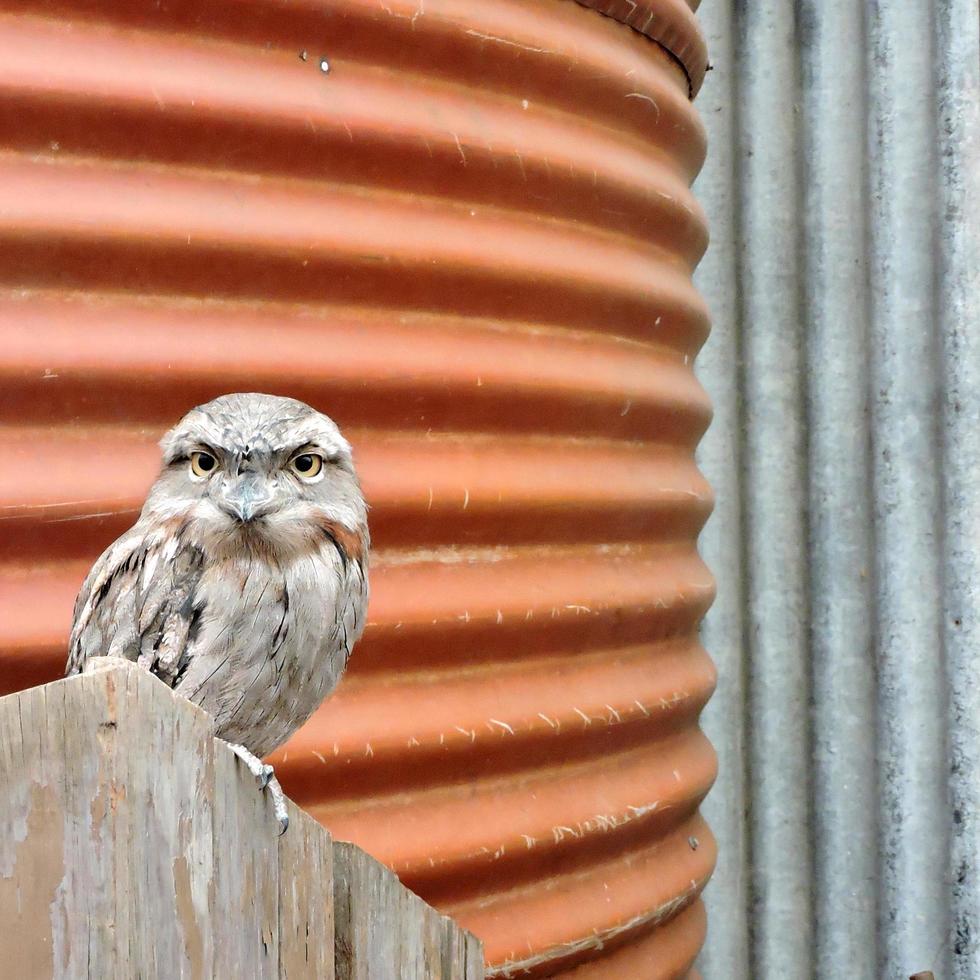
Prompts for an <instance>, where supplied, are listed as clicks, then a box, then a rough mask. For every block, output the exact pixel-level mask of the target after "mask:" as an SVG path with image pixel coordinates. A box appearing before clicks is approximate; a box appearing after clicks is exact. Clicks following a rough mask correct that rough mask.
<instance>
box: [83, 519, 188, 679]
mask: <svg viewBox="0 0 980 980" xmlns="http://www.w3.org/2000/svg"><path fill="white" fill-rule="evenodd" d="M202 566H203V554H202V552H201V551H200V550H199V549H198V548H195V547H193V546H192V545H188V544H185V543H184V542H182V540H181V537H180V535H179V533H178V534H177V535H174V534H162V533H151V534H145V533H142V532H141V530H140V528H139V526H138V525H137V527H135V528H133V530H132V531H130V532H129V533H128V534H126V535H123V537H121V538H120V539H119V540H118V541H117V542H116V543H115V544H113V545H112V546H111V547H110V548H108V549H107V550H106V551H105V553H104V554H103V555H102V557H101V558H99V560H98V561H97V562H96V563H95V565H94V566H93V567H92V571H91V572H89V574H88V577H87V578H86V579H85V582H84V583H83V585H82V588H81V591H80V592H79V594H78V599H77V601H76V602H75V617H74V624H73V626H72V631H71V638H70V640H69V647H68V664H67V669H66V673H67V674H69V675H71V674H77V673H79V672H80V671H81V670H82V668H83V667H84V665H85V662H86V661H87V660H88V659H89V658H90V657H100V656H116V657H124V658H125V659H127V660H134V661H137V662H138V663H140V665H141V666H145V667H146V668H147V669H149V670H152V671H153V672H154V673H157V674H159V675H160V677H161V678H162V679H164V680H165V681H167V682H168V683H170V684H173V682H174V678H175V677H176V676H177V675H178V674H179V673H180V671H181V670H182V669H183V667H184V666H185V664H184V663H183V660H184V658H185V655H186V652H187V644H188V637H189V635H190V634H191V632H192V627H193V623H194V621H195V619H196V617H197V616H199V614H200V611H199V610H197V609H196V608H195V605H194V598H195V590H196V587H197V584H198V582H199V580H200V577H201V571H202Z"/></svg>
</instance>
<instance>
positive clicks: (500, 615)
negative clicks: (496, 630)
mask: <svg viewBox="0 0 980 980" xmlns="http://www.w3.org/2000/svg"><path fill="white" fill-rule="evenodd" d="M503 621H504V614H503V612H502V611H501V610H500V609H498V610H497V625H498V626H499V625H500V624H501V623H502V622H503Z"/></svg>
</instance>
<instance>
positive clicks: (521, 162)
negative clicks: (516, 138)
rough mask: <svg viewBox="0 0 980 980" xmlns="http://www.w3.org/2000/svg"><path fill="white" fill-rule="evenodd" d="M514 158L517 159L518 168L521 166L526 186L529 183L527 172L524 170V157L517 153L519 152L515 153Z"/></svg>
mask: <svg viewBox="0 0 980 980" xmlns="http://www.w3.org/2000/svg"><path fill="white" fill-rule="evenodd" d="M514 156H515V157H517V163H518V166H520V168H521V177H522V178H523V180H524V183H525V184H526V183H527V171H526V170H525V169H524V157H522V156H521V155H520V153H518V152H517V150H515V151H514Z"/></svg>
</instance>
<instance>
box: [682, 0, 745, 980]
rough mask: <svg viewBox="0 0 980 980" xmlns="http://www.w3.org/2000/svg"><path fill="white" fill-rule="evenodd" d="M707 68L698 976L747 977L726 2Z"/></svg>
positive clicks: (715, 21)
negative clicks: (714, 854) (708, 602)
mask: <svg viewBox="0 0 980 980" xmlns="http://www.w3.org/2000/svg"><path fill="white" fill-rule="evenodd" d="M700 16H701V22H702V27H703V29H704V32H705V34H706V36H707V40H708V50H709V51H710V52H711V57H712V60H713V62H714V71H713V72H712V74H711V75H710V77H709V79H708V82H707V83H706V84H705V87H704V88H703V89H702V91H701V93H700V95H699V97H698V98H699V105H700V108H701V113H702V117H703V118H704V119H705V121H706V123H707V125H708V126H709V128H710V130H711V152H710V153H709V154H708V157H707V160H706V161H705V166H704V169H703V170H702V172H701V175H700V176H699V177H698V180H697V183H696V185H695V187H696V188H697V194H698V199H699V200H700V201H701V202H702V205H703V207H704V208H705V209H706V210H707V211H708V212H710V213H711V215H712V226H711V244H710V246H709V248H708V251H707V252H706V253H705V256H704V258H703V259H702V260H701V264H700V266H699V267H698V270H697V272H696V273H695V279H694V281H695V283H696V284H697V286H698V289H699V290H700V291H701V292H702V293H703V294H704V297H705V299H706V301H707V303H708V306H709V308H710V310H711V321H712V325H711V334H710V335H709V337H708V340H707V342H706V343H705V346H704V347H703V349H702V350H701V353H700V354H699V355H698V360H697V374H698V376H699V377H700V378H701V379H702V380H703V381H704V383H705V384H706V385H708V386H710V388H711V397H712V403H713V404H714V407H715V416H714V421H713V422H712V424H711V426H710V427H709V428H708V431H707V432H706V433H705V435H704V437H703V438H702V440H701V443H700V445H699V446H698V451H697V461H698V465H699V466H700V467H701V469H702V471H703V472H704V474H705V476H706V477H707V478H708V480H709V482H710V484H711V486H712V488H713V490H714V493H715V509H714V513H713V514H712V515H711V517H710V518H709V520H708V523H707V525H706V526H705V529H704V531H703V532H702V534H701V538H700V549H701V554H702V556H703V557H704V560H705V562H706V563H707V565H708V566H709V567H710V568H711V569H712V570H713V571H714V574H715V577H716V580H717V583H718V584H717V595H716V597H715V601H714V604H713V606H712V609H711V613H710V615H709V616H708V617H707V618H706V619H705V621H704V624H703V627H702V631H701V635H702V639H703V642H704V645H705V647H706V648H707V649H708V650H710V651H711V656H712V658H713V659H714V661H715V663H716V665H717V667H718V674H719V677H720V680H721V682H720V684H719V685H718V688H717V690H716V691H715V694H714V696H713V697H712V699H711V701H710V702H709V703H708V705H707V707H706V708H705V710H704V714H703V715H702V723H703V727H704V730H705V732H706V733H707V734H708V737H709V738H710V739H711V742H712V744H713V745H714V746H715V751H716V752H717V753H718V772H719V776H718V780H717V782H716V784H715V787H714V789H712V791H711V792H710V793H709V794H708V797H707V798H706V800H705V801H704V803H703V805H702V810H703V812H704V815H705V819H706V820H708V821H709V823H710V825H711V826H712V828H714V831H715V834H716V835H717V837H718V838H719V840H723V841H724V842H725V846H724V847H723V848H720V849H719V852H718V865H717V867H716V868H715V872H714V876H713V878H712V881H711V883H710V885H709V886H708V888H707V890H706V892H705V903H706V905H707V907H708V918H709V921H710V926H709V936H710V939H709V941H708V943H707V945H706V947H705V949H704V951H703V953H702V955H701V959H700V966H701V967H702V969H703V970H704V973H705V976H706V977H729V978H731V980H747V978H748V976H749V917H748V835H747V827H746V823H745V819H744V814H745V810H746V805H747V802H748V795H747V794H748V786H747V773H746V751H747V746H746V744H745V724H746V684H745V672H746V667H747V662H746V651H745V617H744V599H745V590H744V586H743V582H742V572H743V547H742V534H741V526H742V508H743V494H742V467H741V452H740V440H741V432H742V407H741V396H740V392H739V380H738V364H739V362H740V360H741V337H740V332H741V327H742V324H741V306H740V301H739V294H738V286H737V284H738V275H737V269H736V256H737V254H738V242H739V239H740V233H741V230H740V221H739V219H740V214H739V210H740V209H739V199H738V196H737V195H736V193H735V187H736V183H737V176H736V175H737V173H738V166H739V156H738V153H737V151H736V146H735V140H736V134H737V108H738V106H737V102H736V98H735V82H736V77H735V71H736V69H735V58H736V51H737V46H736V44H735V39H734V26H735V20H734V16H733V14H732V9H731V6H730V5H729V4H727V3H720V2H715V3H711V4H708V5H707V6H706V7H705V8H704V10H703V12H702V13H701V15H700Z"/></svg>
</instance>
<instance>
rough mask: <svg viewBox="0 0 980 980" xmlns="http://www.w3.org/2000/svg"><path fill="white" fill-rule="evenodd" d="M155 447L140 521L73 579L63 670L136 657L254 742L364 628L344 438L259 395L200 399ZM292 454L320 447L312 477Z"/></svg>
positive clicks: (310, 698) (316, 683)
mask: <svg viewBox="0 0 980 980" xmlns="http://www.w3.org/2000/svg"><path fill="white" fill-rule="evenodd" d="M160 445H161V448H162V450H163V468H162V470H161V472H160V475H159V477H158V478H157V481H156V483H155V484H154V485H153V487H152V489H151V490H150V493H149V495H148V497H147V500H146V504H145V506H144V508H143V511H142V513H141V515H140V518H139V520H138V521H137V523H136V524H135V526H134V527H133V528H132V529H131V530H129V531H128V532H126V534H124V535H123V536H122V537H121V538H119V540H117V541H116V542H115V543H114V544H112V545H111V546H110V547H109V548H108V549H107V550H106V552H105V553H104V554H103V555H102V557H101V558H99V560H98V561H97V562H96V563H95V565H94V566H93V568H92V570H91V572H90V573H89V575H88V577H87V578H86V580H85V583H84V584H83V585H82V589H81V592H80V593H79V596H78V601H77V602H76V605H75V619H74V625H73V627H72V633H71V640H70V645H69V655H68V667H67V673H69V674H73V673H77V672H79V671H81V670H82V668H83V667H84V665H85V662H86V661H87V660H88V659H89V658H91V657H99V656H106V655H109V656H119V657H125V658H127V659H129V660H135V661H137V662H138V663H139V664H141V665H142V666H144V667H145V668H146V669H147V670H150V671H151V672H153V673H154V674H156V675H157V676H158V677H159V678H160V679H161V680H162V681H164V682H165V683H167V684H169V685H170V686H171V687H172V688H173V689H174V690H175V691H176V692H177V693H179V694H181V695H183V696H184V697H186V698H188V699H189V700H191V701H194V702H196V703H197V704H199V705H200V706H201V707H202V708H204V709H205V710H206V711H208V712H209V713H210V714H211V715H212V716H213V717H214V719H215V731H216V734H217V735H218V736H219V737H221V738H224V739H226V740H227V741H229V742H232V743H240V744H241V745H243V746H245V748H246V749H248V750H249V752H251V753H253V754H254V755H255V756H263V755H266V754H267V753H269V752H270V751H271V750H272V749H274V748H275V747H276V746H278V745H280V744H281V743H282V742H284V741H285V740H286V739H287V738H288V737H289V736H290V735H291V734H292V733H293V732H294V731H295V730H296V729H297V728H298V727H299V726H300V725H301V724H302V723H303V722H304V721H306V719H307V718H308V717H309V716H310V715H311V714H312V712H313V711H314V710H315V709H316V707H317V706H318V705H319V704H320V702H321V701H322V700H323V698H324V697H326V696H327V695H328V694H329V693H330V691H331V690H332V689H333V687H334V686H335V685H336V683H337V681H338V680H339V678H340V675H341V673H342V672H343V669H344V667H345V665H346V663H347V659H348V657H349V656H350V652H351V649H352V647H353V645H354V643H355V642H356V641H357V639H358V637H359V636H360V635H361V632H362V630H363V628H364V619H365V611H366V606H367V598H368V581H367V552H368V547H369V539H368V530H367V520H366V507H365V504H364V500H363V497H362V496H361V491H360V487H359V485H358V482H357V477H356V474H355V472H354V467H353V462H352V460H351V452H350V446H349V445H348V444H347V442H346V440H345V439H344V438H343V436H342V435H341V434H340V432H339V430H338V429H337V426H336V425H335V424H334V423H333V422H332V421H331V420H330V419H329V418H327V417H326V416H325V415H321V414H320V413H319V412H317V411H315V410H314V409H312V408H310V406H308V405H305V404H303V403H302V402H299V401H295V400H294V399H290V398H280V397H276V396H272V395H262V394H234V395H224V396H222V397H221V398H217V399H215V400H214V401H212V402H209V403H208V404H206V405H201V406H199V407H198V408H195V409H193V410H192V411H190V412H189V413H188V414H187V415H186V416H185V417H184V418H183V419H182V420H181V421H180V422H179V423H178V424H177V425H176V426H175V427H174V428H173V429H172V430H171V431H170V432H168V433H167V434H166V435H165V436H164V438H163V439H162V441H161V443H160ZM201 453H203V454H204V456H201V455H200V454H201ZM301 456H318V457H320V458H321V460H322V462H321V464H320V467H321V468H320V470H319V472H318V473H317V474H316V475H315V476H313V477H309V476H306V475H304V474H303V473H301V472H300V470H299V467H300V466H303V467H306V466H307V465H309V467H310V472H312V469H313V468H315V465H316V464H315V462H312V463H311V462H309V461H308V460H304V459H300V457H301ZM207 457H211V459H212V460H213V467H212V468H211V470H210V471H209V472H206V473H204V472H202V467H204V466H205V464H207V462H208V459H207ZM195 467H196V468H195Z"/></svg>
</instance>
